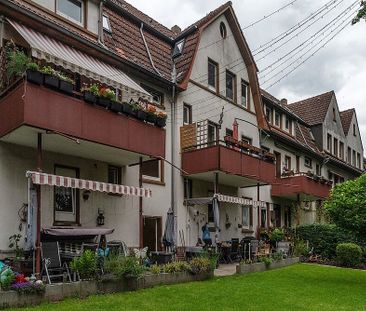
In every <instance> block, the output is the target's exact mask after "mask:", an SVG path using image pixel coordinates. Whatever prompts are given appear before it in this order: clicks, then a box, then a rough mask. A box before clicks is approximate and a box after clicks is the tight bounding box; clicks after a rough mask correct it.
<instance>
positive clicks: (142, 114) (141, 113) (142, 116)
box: [137, 105, 147, 121]
mask: <svg viewBox="0 0 366 311" xmlns="http://www.w3.org/2000/svg"><path fill="white" fill-rule="evenodd" d="M139 107H140V109H139V110H138V111H137V119H139V120H141V121H146V118H147V112H146V111H145V109H143V108H142V107H141V106H140V105H139Z"/></svg>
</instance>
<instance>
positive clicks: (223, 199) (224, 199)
mask: <svg viewBox="0 0 366 311" xmlns="http://www.w3.org/2000/svg"><path fill="white" fill-rule="evenodd" d="M215 197H216V198H217V200H218V201H219V202H225V203H232V204H241V205H252V206H257V207H266V202H263V201H254V200H251V199H245V198H239V197H232V196H229V195H223V194H218V193H217V194H215Z"/></svg>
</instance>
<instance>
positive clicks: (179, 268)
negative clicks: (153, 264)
mask: <svg viewBox="0 0 366 311" xmlns="http://www.w3.org/2000/svg"><path fill="white" fill-rule="evenodd" d="M163 270H164V272H165V273H178V272H184V271H189V265H188V264H187V263H186V262H184V261H174V262H170V263H167V264H166V265H164V267H163Z"/></svg>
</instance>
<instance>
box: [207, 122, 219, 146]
mask: <svg viewBox="0 0 366 311" xmlns="http://www.w3.org/2000/svg"><path fill="white" fill-rule="evenodd" d="M217 140H218V126H217V124H215V123H213V122H210V121H209V122H208V124H207V142H208V144H209V146H213V145H214V144H215V142H216V141H217Z"/></svg>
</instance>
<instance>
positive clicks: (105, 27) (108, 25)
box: [103, 15, 112, 32]
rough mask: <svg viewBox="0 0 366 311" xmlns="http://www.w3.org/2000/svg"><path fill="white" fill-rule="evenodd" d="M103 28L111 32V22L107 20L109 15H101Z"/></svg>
mask: <svg viewBox="0 0 366 311" xmlns="http://www.w3.org/2000/svg"><path fill="white" fill-rule="evenodd" d="M103 29H104V30H107V31H109V32H112V28H111V24H110V22H109V16H107V15H103Z"/></svg>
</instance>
